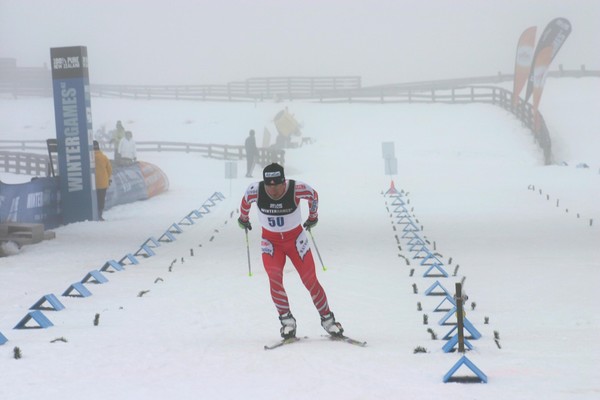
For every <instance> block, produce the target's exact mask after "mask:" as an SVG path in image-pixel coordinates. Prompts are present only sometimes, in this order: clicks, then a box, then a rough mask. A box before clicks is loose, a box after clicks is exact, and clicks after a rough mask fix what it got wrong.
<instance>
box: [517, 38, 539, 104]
mask: <svg viewBox="0 0 600 400" xmlns="http://www.w3.org/2000/svg"><path fill="white" fill-rule="evenodd" d="M536 31H537V27H535V26H532V27H529V28H527V29H525V31H523V33H522V34H521V37H520V38H519V42H518V43H517V55H516V57H515V75H514V80H513V98H512V104H513V107H517V105H518V99H519V95H520V94H521V90H523V87H525V83H526V82H527V78H528V77H529V72H530V70H531V65H532V64H533V49H534V47H535V33H536Z"/></svg>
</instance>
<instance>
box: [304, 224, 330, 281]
mask: <svg viewBox="0 0 600 400" xmlns="http://www.w3.org/2000/svg"><path fill="white" fill-rule="evenodd" d="M307 230H308V234H309V235H310V238H311V239H312V242H313V245H314V246H315V250H316V251H317V256H318V257H319V261H320V262H321V267H323V271H327V268H325V264H323V259H322V258H321V253H319V248H318V247H317V242H315V237H314V236H313V234H312V232H311V230H310V228H308V229H307Z"/></svg>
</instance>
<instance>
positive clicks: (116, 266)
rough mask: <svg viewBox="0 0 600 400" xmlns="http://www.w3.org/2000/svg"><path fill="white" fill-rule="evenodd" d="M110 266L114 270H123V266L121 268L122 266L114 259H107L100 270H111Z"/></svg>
mask: <svg viewBox="0 0 600 400" xmlns="http://www.w3.org/2000/svg"><path fill="white" fill-rule="evenodd" d="M111 268H112V269H114V270H115V271H123V270H124V269H125V268H123V266H122V265H121V264H119V263H118V262H116V261H115V260H108V261H107V262H105V263H104V265H103V266H102V268H100V271H106V272H111V271H110V269H111Z"/></svg>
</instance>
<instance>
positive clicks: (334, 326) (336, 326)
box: [321, 312, 344, 337]
mask: <svg viewBox="0 0 600 400" xmlns="http://www.w3.org/2000/svg"><path fill="white" fill-rule="evenodd" d="M321 326H322V327H323V329H325V331H326V332H327V333H329V334H330V335H331V336H336V337H341V336H343V335H344V328H342V324H340V323H339V322H335V316H334V315H333V313H332V312H330V313H329V314H325V315H321Z"/></svg>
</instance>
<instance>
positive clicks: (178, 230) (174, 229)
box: [167, 223, 183, 233]
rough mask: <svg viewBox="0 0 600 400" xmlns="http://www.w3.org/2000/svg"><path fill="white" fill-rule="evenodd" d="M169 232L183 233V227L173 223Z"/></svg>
mask: <svg viewBox="0 0 600 400" xmlns="http://www.w3.org/2000/svg"><path fill="white" fill-rule="evenodd" d="M167 231H168V232H171V233H182V232H183V231H182V230H181V227H180V226H179V225H177V224H175V223H173V224H172V225H171V226H170V227H169V229H167Z"/></svg>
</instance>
